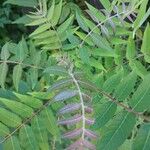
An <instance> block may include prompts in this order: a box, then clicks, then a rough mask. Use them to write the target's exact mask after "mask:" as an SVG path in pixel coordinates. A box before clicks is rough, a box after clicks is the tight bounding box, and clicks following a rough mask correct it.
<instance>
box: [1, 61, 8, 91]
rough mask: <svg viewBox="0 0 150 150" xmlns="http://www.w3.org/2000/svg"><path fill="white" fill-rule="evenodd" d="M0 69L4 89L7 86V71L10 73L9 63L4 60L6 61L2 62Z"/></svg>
mask: <svg viewBox="0 0 150 150" xmlns="http://www.w3.org/2000/svg"><path fill="white" fill-rule="evenodd" d="M0 70H1V74H0V85H1V87H2V88H3V89H4V88H5V81H6V76H7V73H8V65H7V63H5V62H4V63H2V64H0Z"/></svg>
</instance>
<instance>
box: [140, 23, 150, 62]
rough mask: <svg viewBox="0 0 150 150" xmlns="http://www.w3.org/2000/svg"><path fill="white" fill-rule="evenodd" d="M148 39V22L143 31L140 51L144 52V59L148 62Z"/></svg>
mask: <svg viewBox="0 0 150 150" xmlns="http://www.w3.org/2000/svg"><path fill="white" fill-rule="evenodd" d="M149 39H150V26H149V24H147V27H146V29H145V32H144V37H143V42H142V47H141V51H142V53H143V54H144V58H145V61H146V62H148V63H150V46H149Z"/></svg>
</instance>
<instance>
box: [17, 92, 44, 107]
mask: <svg viewBox="0 0 150 150" xmlns="http://www.w3.org/2000/svg"><path fill="white" fill-rule="evenodd" d="M14 94H15V96H16V97H17V98H18V100H19V101H21V102H22V103H24V104H26V105H28V106H30V107H32V108H39V107H41V106H42V102H41V101H40V100H39V99H37V98H34V97H31V96H27V95H22V94H19V93H14Z"/></svg>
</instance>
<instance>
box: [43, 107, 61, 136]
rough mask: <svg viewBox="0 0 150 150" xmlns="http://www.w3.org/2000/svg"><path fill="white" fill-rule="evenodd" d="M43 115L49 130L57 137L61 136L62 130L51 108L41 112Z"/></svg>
mask: <svg viewBox="0 0 150 150" xmlns="http://www.w3.org/2000/svg"><path fill="white" fill-rule="evenodd" d="M41 117H42V118H43V122H45V125H46V128H47V130H48V131H49V132H50V133H51V134H52V135H53V136H54V137H55V138H56V137H57V138H59V136H60V131H59V128H58V126H57V122H56V119H55V116H54V114H53V112H52V111H51V109H50V108H48V109H45V110H43V111H42V112H41Z"/></svg>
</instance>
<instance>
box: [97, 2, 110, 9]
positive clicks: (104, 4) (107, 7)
mask: <svg viewBox="0 0 150 150" xmlns="http://www.w3.org/2000/svg"><path fill="white" fill-rule="evenodd" d="M99 1H100V2H101V3H102V5H103V6H104V8H105V9H106V10H109V9H110V6H111V3H110V1H109V0H99Z"/></svg>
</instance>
